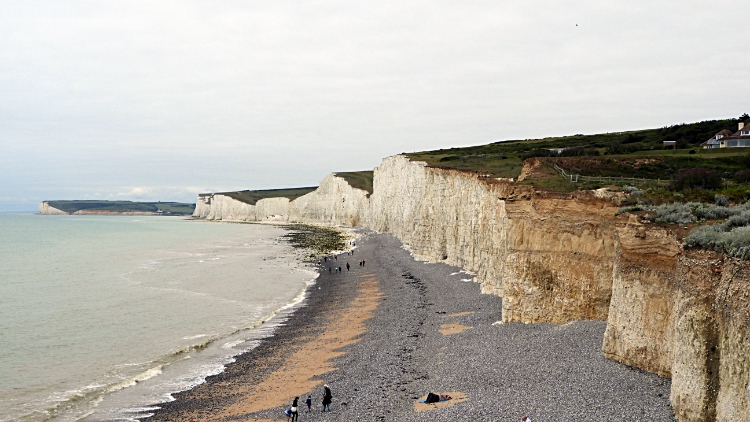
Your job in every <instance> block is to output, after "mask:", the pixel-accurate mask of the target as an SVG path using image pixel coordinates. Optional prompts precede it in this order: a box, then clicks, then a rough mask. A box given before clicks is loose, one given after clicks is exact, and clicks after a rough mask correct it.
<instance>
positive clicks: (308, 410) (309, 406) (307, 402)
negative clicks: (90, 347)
mask: <svg viewBox="0 0 750 422" xmlns="http://www.w3.org/2000/svg"><path fill="white" fill-rule="evenodd" d="M305 404H306V405H307V413H310V412H311V411H312V396H307V400H305Z"/></svg>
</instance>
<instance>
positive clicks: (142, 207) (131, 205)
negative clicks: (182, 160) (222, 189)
mask: <svg viewBox="0 0 750 422" xmlns="http://www.w3.org/2000/svg"><path fill="white" fill-rule="evenodd" d="M47 202H48V203H49V205H50V206H51V207H54V208H57V209H58V210H61V211H65V212H67V213H74V212H76V211H81V210H88V211H108V212H121V211H142V212H159V211H162V212H163V213H164V214H171V215H190V214H192V213H193V211H194V210H195V204H186V203H181V202H132V201H86V200H80V201H47Z"/></svg>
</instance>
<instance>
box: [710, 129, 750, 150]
mask: <svg viewBox="0 0 750 422" xmlns="http://www.w3.org/2000/svg"><path fill="white" fill-rule="evenodd" d="M701 145H702V146H703V148H704V149H713V148H741V147H750V124H745V123H743V122H740V123H739V128H738V130H737V132H735V133H732V132H730V131H729V130H727V129H724V130H722V131H721V132H719V133H717V134H716V135H714V136H713V137H712V138H711V139H709V140H708V141H706V142H704V143H702V144H701Z"/></svg>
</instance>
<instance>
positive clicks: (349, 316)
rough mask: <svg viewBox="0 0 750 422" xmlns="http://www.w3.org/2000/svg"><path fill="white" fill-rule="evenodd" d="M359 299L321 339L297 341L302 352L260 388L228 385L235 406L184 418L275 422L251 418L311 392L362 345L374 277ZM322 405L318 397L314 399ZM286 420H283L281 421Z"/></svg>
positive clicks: (334, 318) (364, 282) (374, 298)
mask: <svg viewBox="0 0 750 422" xmlns="http://www.w3.org/2000/svg"><path fill="white" fill-rule="evenodd" d="M358 278H359V279H360V282H359V285H358V293H357V296H356V298H355V299H354V300H353V301H352V302H351V303H350V304H349V305H348V306H347V307H346V308H344V309H342V310H340V311H337V312H335V313H334V314H333V315H331V317H330V318H329V323H328V324H327V327H326V329H325V331H324V332H323V333H322V334H321V335H319V336H315V337H312V336H308V337H304V338H300V339H298V340H297V342H296V343H297V344H298V345H299V348H298V349H297V350H296V351H295V352H294V353H292V354H291V355H290V356H289V357H287V358H285V359H284V362H283V363H282V364H281V366H280V367H279V368H278V369H277V370H275V371H274V372H272V373H271V374H270V375H269V376H268V377H266V378H265V379H264V380H263V381H261V382H260V383H259V384H257V385H252V384H240V385H232V384H229V383H227V384H225V385H224V388H225V389H226V392H227V393H229V394H230V395H233V396H234V395H238V396H239V397H241V398H240V399H239V400H237V401H235V402H234V403H233V404H232V405H230V406H228V407H227V408H225V409H222V410H220V411H218V412H216V413H214V414H213V415H211V416H209V415H206V414H202V415H196V414H192V415H190V414H188V415H185V417H188V418H190V420H195V421H226V420H236V419H238V418H241V419H242V420H249V421H256V422H267V421H272V420H273V419H253V418H248V415H249V414H252V413H255V412H259V411H262V410H266V409H272V408H275V407H278V406H282V405H285V404H289V403H291V401H292V399H294V397H295V396H294V393H290V392H300V391H312V390H315V389H316V387H318V386H320V385H321V384H322V382H321V381H320V380H317V379H314V377H315V376H319V375H323V374H325V373H327V372H330V371H333V370H334V369H336V367H334V366H333V364H332V363H331V362H330V360H331V359H333V358H335V357H337V356H340V355H342V354H343V353H344V352H342V351H340V350H339V349H341V348H342V347H344V346H348V345H351V344H353V343H356V342H357V341H359V338H358V337H359V336H360V335H361V334H362V333H364V332H365V325H364V322H365V321H366V320H367V319H368V318H371V317H372V315H373V311H374V310H375V308H377V306H378V303H379V301H380V298H381V296H382V295H381V293H380V290H379V288H378V282H377V279H376V277H375V276H374V275H373V274H362V275H360V276H359V277H358ZM305 399H306V397H300V413H302V412H303V410H302V408H303V407H304V401H305ZM313 400H314V402H316V403H317V402H319V401H320V400H319V397H313ZM279 420H284V419H279Z"/></svg>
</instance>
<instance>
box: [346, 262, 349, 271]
mask: <svg viewBox="0 0 750 422" xmlns="http://www.w3.org/2000/svg"><path fill="white" fill-rule="evenodd" d="M346 270H347V271H349V263H348V262H347V263H346Z"/></svg>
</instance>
